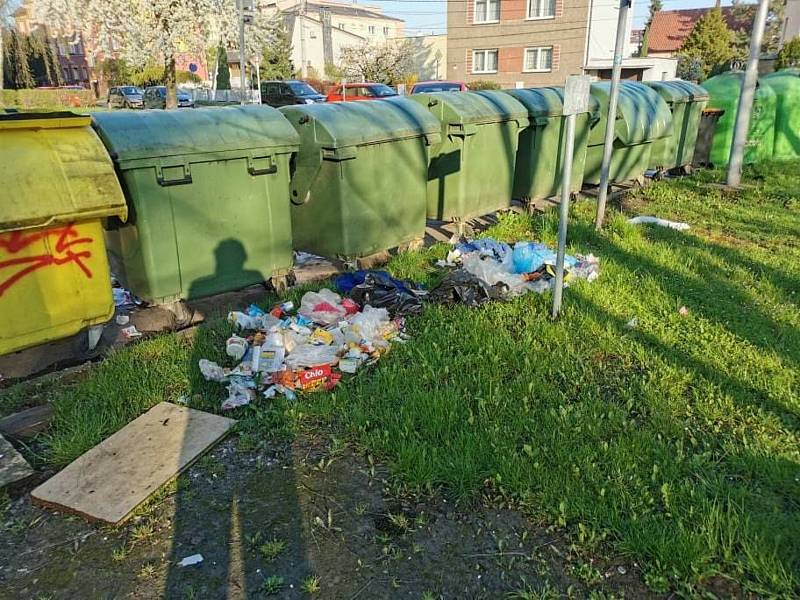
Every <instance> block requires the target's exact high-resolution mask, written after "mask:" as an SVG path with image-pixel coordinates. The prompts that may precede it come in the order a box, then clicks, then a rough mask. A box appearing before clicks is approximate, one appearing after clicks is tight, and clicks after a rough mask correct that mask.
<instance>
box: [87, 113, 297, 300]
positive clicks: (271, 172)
mask: <svg viewBox="0 0 800 600" xmlns="http://www.w3.org/2000/svg"><path fill="white" fill-rule="evenodd" d="M94 126H95V128H96V129H97V131H98V133H99V135H100V138H101V139H102V140H103V143H104V144H105V145H106V148H108V151H109V153H110V154H111V157H112V159H113V160H114V163H115V165H116V168H117V171H118V173H119V176H120V179H121V181H122V184H123V189H124V191H125V194H126V198H127V201H128V206H129V209H130V213H131V215H130V218H129V220H128V223H127V224H126V225H123V226H118V227H111V228H110V230H109V231H107V234H106V239H107V244H108V248H109V257H110V260H111V265H112V268H113V269H114V272H115V274H116V275H117V277H118V278H119V279H120V281H121V283H122V284H123V285H124V286H125V287H128V288H130V289H131V290H132V291H133V293H134V294H136V295H137V296H139V297H141V298H143V299H145V300H147V301H148V302H153V303H166V302H172V301H175V300H180V299H192V298H198V297H203V296H209V295H212V294H217V293H220V292H226V291H231V290H235V289H239V288H242V287H245V286H248V285H252V284H257V283H262V282H264V281H267V280H269V279H271V278H280V277H282V276H283V275H285V274H286V273H288V272H289V271H290V270H291V267H292V237H291V223H290V211H289V206H290V203H289V163H290V159H291V156H292V153H293V152H296V151H297V148H298V137H297V133H296V132H295V130H294V129H293V128H292V126H291V125H289V122H288V121H287V120H286V119H285V118H284V117H283V115H282V114H281V113H280V112H279V111H277V110H275V109H273V108H270V107H267V106H247V107H225V108H199V109H195V110H180V111H178V110H166V111H163V110H159V111H142V112H129V111H124V112H123V111H120V112H108V113H96V114H95V115H94Z"/></svg>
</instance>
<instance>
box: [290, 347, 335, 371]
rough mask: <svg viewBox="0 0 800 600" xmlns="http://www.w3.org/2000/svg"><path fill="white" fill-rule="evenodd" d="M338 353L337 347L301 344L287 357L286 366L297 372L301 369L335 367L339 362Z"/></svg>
mask: <svg viewBox="0 0 800 600" xmlns="http://www.w3.org/2000/svg"><path fill="white" fill-rule="evenodd" d="M337 351H338V348H337V347H336V346H314V345H312V344H300V345H299V346H297V347H296V348H295V349H294V350H292V352H291V353H290V354H289V356H287V357H286V366H287V367H288V368H289V369H291V370H295V369H298V368H301V367H315V366H317V365H335V364H336V363H337V362H338V361H339V357H338V356H336V352H337Z"/></svg>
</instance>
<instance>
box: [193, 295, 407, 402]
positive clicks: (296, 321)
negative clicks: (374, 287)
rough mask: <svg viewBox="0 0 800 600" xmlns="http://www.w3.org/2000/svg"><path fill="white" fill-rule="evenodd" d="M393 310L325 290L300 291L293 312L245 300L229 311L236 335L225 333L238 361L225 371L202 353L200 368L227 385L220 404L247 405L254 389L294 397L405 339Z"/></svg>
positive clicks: (331, 382) (327, 385)
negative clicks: (264, 307)
mask: <svg viewBox="0 0 800 600" xmlns="http://www.w3.org/2000/svg"><path fill="white" fill-rule="evenodd" d="M394 308H395V307H394V305H389V306H388V307H374V306H371V305H369V304H365V305H364V306H363V308H362V307H361V306H360V305H359V304H358V303H357V302H356V301H355V300H352V299H351V298H342V297H341V296H339V295H338V294H336V293H335V292H333V291H331V290H329V289H321V290H320V291H319V292H308V293H306V294H305V295H304V296H303V298H302V301H301V303H300V308H299V309H298V310H297V314H295V315H292V314H291V313H292V312H293V311H294V305H293V303H291V302H285V303H283V304H280V305H277V306H275V307H274V308H273V309H272V310H271V311H269V312H265V311H263V310H262V309H261V308H259V307H258V306H255V305H251V306H249V307H248V309H247V310H246V311H245V312H231V313H229V314H228V320H229V321H231V322H232V323H235V324H236V326H237V328H238V329H239V333H240V334H241V335H233V336H231V337H230V338H228V340H227V342H226V344H225V350H226V352H227V354H228V356H230V357H231V358H233V359H234V360H237V361H239V364H238V365H237V366H236V367H234V368H233V369H228V368H223V367H221V366H220V365H218V364H217V363H214V362H212V361H209V360H206V359H202V360H200V363H199V366H200V371H201V372H202V374H203V376H204V377H205V378H206V379H207V380H209V381H217V382H220V383H227V384H228V398H227V399H226V400H225V401H224V402H223V403H222V408H223V409H232V408H236V407H239V406H244V405H245V404H249V403H250V402H252V401H253V400H254V399H255V398H256V395H257V394H258V393H262V394H263V395H264V396H265V397H267V398H271V397H273V396H275V395H276V394H283V395H284V396H286V397H287V398H289V399H294V398H296V392H298V391H302V392H311V391H318V390H322V389H328V390H329V389H332V388H333V387H334V386H336V384H338V383H339V380H340V379H341V377H342V373H355V372H356V371H357V370H358V369H359V368H360V367H361V366H363V365H367V364H371V363H373V362H375V361H377V360H378V359H379V358H380V357H381V356H382V355H383V354H384V353H385V352H387V351H388V350H389V348H390V347H391V345H392V343H394V342H403V341H405V340H406V339H407V338H406V335H405V333H404V322H403V318H402V317H401V316H399V315H400V314H401V312H402V311H400V310H397V311H396V310H394ZM390 309H391V310H392V313H391V316H390Z"/></svg>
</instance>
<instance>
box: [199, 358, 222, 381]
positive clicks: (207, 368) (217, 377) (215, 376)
mask: <svg viewBox="0 0 800 600" xmlns="http://www.w3.org/2000/svg"><path fill="white" fill-rule="evenodd" d="M198 365H199V367H200V372H201V373H202V374H203V377H205V378H206V381H216V382H222V381H225V380H226V379H227V377H226V376H225V371H224V370H223V369H222V367H220V366H219V365H218V364H217V363H215V362H212V361H210V360H208V359H205V358H201V359H200V362H199V363H198Z"/></svg>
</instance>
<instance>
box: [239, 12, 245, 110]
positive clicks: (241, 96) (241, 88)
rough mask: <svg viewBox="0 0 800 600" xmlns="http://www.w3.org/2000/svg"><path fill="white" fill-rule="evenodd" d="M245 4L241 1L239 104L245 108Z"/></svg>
mask: <svg viewBox="0 0 800 600" xmlns="http://www.w3.org/2000/svg"><path fill="white" fill-rule="evenodd" d="M244 3H245V0H239V1H238V4H239V104H241V105H242V106H244V56H245V51H244Z"/></svg>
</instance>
